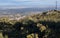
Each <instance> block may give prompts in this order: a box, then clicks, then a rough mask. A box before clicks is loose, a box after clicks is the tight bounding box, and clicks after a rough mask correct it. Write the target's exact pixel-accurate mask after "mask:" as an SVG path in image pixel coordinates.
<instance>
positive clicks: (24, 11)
mask: <svg viewBox="0 0 60 38" xmlns="http://www.w3.org/2000/svg"><path fill="white" fill-rule="evenodd" d="M53 9H54V8H50V7H49V8H21V9H20V8H16V9H0V14H17V13H18V14H23V15H24V14H30V13H31V12H32V13H34V12H35V13H36V12H44V11H48V10H53Z"/></svg>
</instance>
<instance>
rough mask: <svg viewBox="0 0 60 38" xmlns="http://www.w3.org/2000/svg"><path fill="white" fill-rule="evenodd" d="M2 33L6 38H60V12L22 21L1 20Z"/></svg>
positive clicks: (0, 28)
mask: <svg viewBox="0 0 60 38" xmlns="http://www.w3.org/2000/svg"><path fill="white" fill-rule="evenodd" d="M0 31H1V32H0V33H2V34H0V35H3V37H6V38H7V37H8V38H60V11H57V10H51V11H46V12H42V13H39V14H32V15H29V16H26V17H24V18H23V19H20V20H9V18H7V17H6V18H5V17H4V18H0Z"/></svg>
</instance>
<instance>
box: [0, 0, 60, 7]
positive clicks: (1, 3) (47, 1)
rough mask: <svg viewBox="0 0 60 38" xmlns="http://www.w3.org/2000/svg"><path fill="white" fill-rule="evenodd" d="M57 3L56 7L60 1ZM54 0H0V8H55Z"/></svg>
mask: <svg viewBox="0 0 60 38" xmlns="http://www.w3.org/2000/svg"><path fill="white" fill-rule="evenodd" d="M57 1H58V6H59V4H60V0H57ZM55 2H56V0H0V7H7V6H9V7H12V6H13V7H14V6H15V7H48V6H50V7H52V6H55V4H56V3H55Z"/></svg>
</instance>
